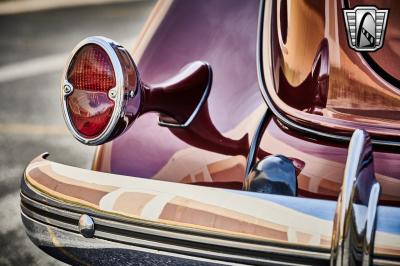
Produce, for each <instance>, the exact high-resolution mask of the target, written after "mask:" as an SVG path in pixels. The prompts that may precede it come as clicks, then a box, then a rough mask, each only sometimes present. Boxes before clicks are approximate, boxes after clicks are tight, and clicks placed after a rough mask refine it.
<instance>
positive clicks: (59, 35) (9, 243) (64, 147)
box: [0, 0, 155, 265]
mask: <svg viewBox="0 0 400 266" xmlns="http://www.w3.org/2000/svg"><path fill="white" fill-rule="evenodd" d="M154 5H155V1H152V0H147V1H138V0H136V1H121V0H118V1H110V0H47V1H44V0H6V1H4V0H0V265H17V264H19V265H60V264H61V263H60V262H58V261H56V260H54V259H52V258H50V257H49V256H47V255H46V254H45V253H43V252H42V251H40V250H39V249H38V248H36V247H35V246H34V245H33V244H32V243H31V242H30V240H29V239H28V238H27V236H26V234H25V232H24V229H23V228H22V224H21V218H20V214H19V184H20V179H21V176H22V173H23V170H24V167H25V166H26V164H27V163H28V162H29V161H30V160H32V159H33V158H34V157H36V156H37V155H39V154H41V153H43V152H46V151H47V152H50V158H51V159H52V160H55V161H57V162H61V163H65V164H68V165H74V166H77V167H84V168H90V166H91V162H92V158H93V154H94V148H93V147H88V146H85V145H83V144H80V143H78V142H77V141H75V140H74V138H73V137H72V135H70V134H69V132H68V131H67V128H66V126H65V124H64V120H63V117H62V113H61V107H60V100H59V86H60V85H59V84H60V78H61V71H62V69H63V67H64V63H65V61H66V59H67V56H68V54H69V52H70V51H71V50H72V48H73V47H74V46H75V45H76V44H77V43H78V42H79V41H81V40H82V39H83V38H85V37H87V36H91V35H102V36H106V37H109V38H111V39H114V40H116V41H118V42H120V43H121V44H123V45H124V46H125V47H126V48H127V49H131V48H132V47H133V45H134V42H135V38H136V36H137V35H138V34H139V32H140V30H141V28H142V27H143V25H144V23H145V21H146V18H147V17H148V15H149V14H150V12H151V9H152V7H153V6H154Z"/></svg>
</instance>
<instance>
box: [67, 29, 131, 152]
mask: <svg viewBox="0 0 400 266" xmlns="http://www.w3.org/2000/svg"><path fill="white" fill-rule="evenodd" d="M87 44H96V45H98V46H100V47H101V48H102V49H103V50H104V51H105V52H106V53H107V55H108V57H109V58H110V60H111V63H112V66H113V69H114V75H115V82H116V86H115V87H114V88H111V89H110V91H113V92H116V94H115V96H114V95H113V97H110V99H111V100H113V101H114V102H115V105H114V110H113V113H112V115H111V119H110V121H109V122H108V124H107V126H106V128H105V129H104V130H103V132H101V133H100V134H99V135H98V136H97V137H94V138H85V137H83V136H82V135H81V134H79V133H78V132H77V131H76V129H75V127H74V126H73V125H72V122H71V119H70V117H69V114H68V109H67V101H66V99H67V96H68V95H70V94H71V93H72V91H73V87H72V85H71V84H70V83H69V81H68V80H67V73H68V69H69V67H70V64H71V61H72V59H73V58H74V56H75V54H76V53H77V52H78V51H79V50H80V49H81V48H82V47H83V46H84V45H87ZM118 46H120V45H119V44H118V43H116V42H115V41H113V40H111V39H108V38H106V37H102V36H93V37H88V38H86V39H84V40H83V41H81V42H80V43H79V44H78V45H77V46H75V48H74V49H73V50H72V52H71V54H70V55H69V58H68V60H67V62H66V64H65V67H64V71H63V74H62V79H61V105H62V110H63V116H64V120H65V123H66V124H67V127H68V129H69V130H70V132H71V133H72V135H73V136H74V137H75V138H76V139H77V140H78V141H80V142H82V143H84V144H86V145H98V144H102V143H104V142H105V141H106V140H107V139H108V138H109V137H110V135H111V134H112V131H113V129H114V128H115V126H116V124H117V123H118V120H119V118H120V116H121V113H122V112H123V103H124V73H123V71H122V66H121V63H120V61H119V59H118V56H117V54H116V52H115V48H116V47H118ZM114 47H115V48H114ZM65 86H71V88H72V91H71V92H68V93H65V90H64V87H65Z"/></svg>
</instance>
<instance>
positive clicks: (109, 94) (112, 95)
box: [108, 89, 117, 99]
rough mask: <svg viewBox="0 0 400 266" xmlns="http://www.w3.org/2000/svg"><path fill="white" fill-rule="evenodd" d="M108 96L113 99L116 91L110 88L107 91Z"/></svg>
mask: <svg viewBox="0 0 400 266" xmlns="http://www.w3.org/2000/svg"><path fill="white" fill-rule="evenodd" d="M108 97H110V99H115V97H117V91H116V90H114V89H113V90H110V91H109V92H108Z"/></svg>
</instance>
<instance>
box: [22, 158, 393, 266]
mask: <svg viewBox="0 0 400 266" xmlns="http://www.w3.org/2000/svg"><path fill="white" fill-rule="evenodd" d="M80 180H81V181H82V182H81V181H80ZM84 181H85V182H84ZM57 182H58V183H57ZM110 184H113V186H112V188H111V186H110ZM96 191H97V192H96ZM99 191H100V192H101V191H103V192H104V191H105V192H104V193H100V192H99ZM121 193H122V194H121ZM124 193H127V194H124ZM146 193H148V194H151V195H153V196H152V197H150V198H151V199H150V200H149V201H148V202H144V200H143V199H145V198H146V195H144V194H146ZM99 195H100V196H99ZM115 195H120V196H121V195H122V196H123V197H125V201H126V200H129V197H131V201H128V203H129V205H130V206H129V208H128V209H127V208H125V207H126V206H125V207H124V206H122V207H121V206H119V205H121V204H119V203H118V201H117V200H114V201H113V204H110V202H109V200H110V199H111V198H114V199H116V197H115ZM124 195H125V196H124ZM128 196H129V197H128ZM106 199H107V200H108V201H107V200H106ZM132 199H135V200H132ZM154 199H157V200H154ZM222 199H227V200H225V201H224V200H222ZM160 200H161V201H163V203H162V208H161V209H160V205H155V203H156V202H160ZM122 205H124V204H122ZM147 205H148V206H149V207H151V209H152V210H154V209H157V208H158V209H159V211H158V213H157V215H155V214H154V213H149V212H148V211H146V210H145V209H146V208H145V207H144V206H147ZM118 206H119V207H118ZM243 207H244V208H243ZM335 207H336V203H335V202H332V201H321V200H312V199H304V198H303V199H302V198H296V197H281V196H276V195H259V194H255V193H249V192H240V191H232V190H224V189H214V188H208V187H200V186H192V185H185V184H176V183H168V182H162V181H156V180H147V179H141V178H135V177H126V176H118V175H112V174H105V173H99V172H94V171H89V170H84V169H78V168H73V167H69V166H65V165H61V164H57V163H54V162H51V161H48V160H46V159H45V158H43V157H38V158H37V159H35V160H33V161H32V162H31V164H29V165H28V167H27V169H26V171H25V174H24V177H23V179H22V182H21V212H22V214H21V216H22V220H23V222H24V225H25V228H26V231H27V234H28V235H29V237H30V238H31V239H32V241H33V242H34V243H35V244H36V245H37V246H38V247H40V248H41V249H42V250H44V251H45V252H47V253H48V254H50V255H51V256H53V257H55V258H57V259H60V260H62V261H65V262H68V263H72V264H77V263H78V264H130V263H133V262H134V263H143V264H152V265H154V264H157V265H161V264H172V265H176V264H185V265H190V264H196V265H199V264H207V263H220V264H221V263H222V264H226V263H227V264H230V265H232V264H234V263H239V264H252V265H265V264H285V265H288V264H296V265H298V264H308V265H315V264H318V265H326V264H329V263H330V259H331V242H332V229H333V219H334V213H335ZM379 208H381V209H378V213H379V211H380V212H381V213H382V212H385V213H388V210H387V208H388V207H379ZM148 209H149V208H148ZM391 209H397V208H391ZM254 210H257V211H254ZM389 212H390V210H389ZM397 212H398V211H397ZM83 214H87V215H89V216H90V217H91V218H92V219H93V220H94V223H95V231H94V236H93V238H85V237H83V236H82V235H81V234H80V231H79V228H78V220H79V218H80V217H81V215H83ZM200 215H201V216H200ZM391 215H393V216H391V217H393V219H394V220H395V219H397V218H398V217H397V215H396V212H391ZM378 216H379V215H378ZM396 217H397V218H396ZM390 221H391V220H390V219H389V224H390ZM387 222H388V220H387V219H382V220H381V222H380V219H378V223H377V228H378V229H377V236H376V240H377V241H380V242H382V239H383V240H384V242H385V243H383V244H384V245H381V244H382V243H381V244H379V243H378V244H376V245H375V249H376V250H375V251H377V250H379V252H380V254H376V255H377V257H375V258H374V264H386V263H388V262H390V263H391V264H393V263H395V262H396V261H397V259H398V258H399V257H398V255H397V254H399V250H400V247H399V246H400V242H398V240H399V239H400V236H399V235H398V234H388V233H387V232H380V231H379V230H380V228H383V227H388V226H387ZM380 223H381V224H384V225H380ZM398 224H399V222H396V221H392V223H391V225H390V226H389V227H393V226H394V227H396V226H397V225H398ZM389 231H390V230H389ZM382 236H383V237H382ZM388 236H389V238H388ZM387 239H389V240H390V243H386V240H387ZM375 253H377V252H375Z"/></svg>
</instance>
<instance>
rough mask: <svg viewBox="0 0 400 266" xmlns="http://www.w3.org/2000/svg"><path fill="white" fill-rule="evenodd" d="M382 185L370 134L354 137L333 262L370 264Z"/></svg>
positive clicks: (338, 209)
mask: <svg viewBox="0 0 400 266" xmlns="http://www.w3.org/2000/svg"><path fill="white" fill-rule="evenodd" d="M379 194H380V185H379V183H378V182H377V181H376V178H375V171H374V165H373V155H372V144H371V140H370V137H369V136H368V133H367V132H366V131H364V130H359V129H357V130H355V131H354V133H353V136H352V137H351V141H350V145H349V151H348V155H347V161H346V167H345V171H344V177H343V184H342V189H341V192H340V195H339V199H338V202H337V207H336V214H335V219H334V227H333V228H334V229H333V234H332V252H331V265H332V266H333V265H337V266H339V265H370V264H371V263H372V255H373V250H374V236H375V227H376V220H377V215H376V213H377V207H378V199H379Z"/></svg>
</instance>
